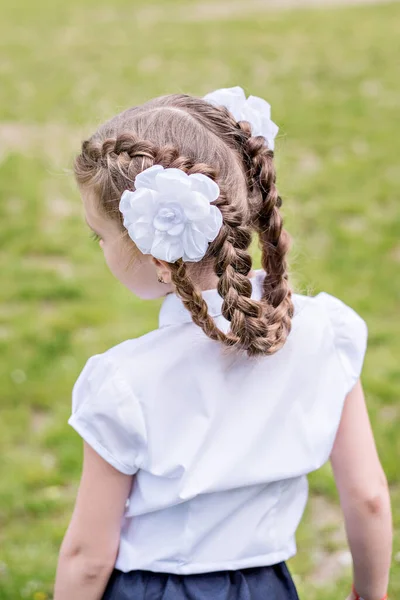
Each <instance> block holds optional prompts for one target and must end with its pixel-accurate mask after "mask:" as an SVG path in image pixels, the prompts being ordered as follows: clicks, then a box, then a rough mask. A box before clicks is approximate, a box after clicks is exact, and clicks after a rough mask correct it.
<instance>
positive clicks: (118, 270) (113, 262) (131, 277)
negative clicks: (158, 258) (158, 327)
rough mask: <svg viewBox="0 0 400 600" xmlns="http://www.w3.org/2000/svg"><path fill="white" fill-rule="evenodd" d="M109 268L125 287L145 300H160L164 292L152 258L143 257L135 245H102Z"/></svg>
mask: <svg viewBox="0 0 400 600" xmlns="http://www.w3.org/2000/svg"><path fill="white" fill-rule="evenodd" d="M102 249H103V252H104V258H105V260H106V263H107V265H108V268H109V269H110V271H111V272H112V274H113V275H114V277H116V278H117V279H118V280H119V281H120V282H121V283H122V284H123V285H124V286H125V287H127V288H128V290H130V291H131V292H132V293H133V294H135V295H136V296H139V298H142V299H144V300H151V299H155V298H159V297H160V296H161V295H163V293H165V290H163V289H162V288H161V286H160V284H159V283H158V281H157V271H156V267H155V265H154V264H153V261H152V260H151V257H150V256H147V255H143V254H142V253H141V252H140V251H139V250H138V249H137V248H135V246H133V244H130V243H126V242H123V243H121V244H112V245H111V246H108V244H104V243H103V245H102Z"/></svg>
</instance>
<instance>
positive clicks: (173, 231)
mask: <svg viewBox="0 0 400 600" xmlns="http://www.w3.org/2000/svg"><path fill="white" fill-rule="evenodd" d="M184 229H185V223H177V224H176V225H174V226H173V227H171V228H170V229H168V234H169V235H181V233H182V232H183V230H184Z"/></svg>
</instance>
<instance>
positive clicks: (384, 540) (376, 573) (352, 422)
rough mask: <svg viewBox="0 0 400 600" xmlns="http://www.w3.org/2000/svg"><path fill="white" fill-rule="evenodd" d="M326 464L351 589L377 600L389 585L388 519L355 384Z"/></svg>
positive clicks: (367, 599) (368, 426) (382, 476)
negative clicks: (346, 549) (346, 548)
mask: <svg viewBox="0 0 400 600" xmlns="http://www.w3.org/2000/svg"><path fill="white" fill-rule="evenodd" d="M331 463H332V468H333V473H334V477H335V480H336V485H337V488H338V491H339V496H340V504H341V507H342V510H343V513H344V519H345V525H346V532H347V537H348V541H349V546H350V550H351V554H352V556H353V568H354V586H355V589H356V590H357V592H358V593H359V594H360V596H362V598H364V599H365V600H380V598H383V597H384V595H385V594H386V591H387V586H388V580H389V569H390V562H391V553H392V518H391V508H390V497H389V491H388V485H387V481H386V477H385V474H384V472H383V469H382V466H381V464H380V461H379V457H378V454H377V450H376V446H375V441H374V437H373V433H372V430H371V424H370V421H369V417H368V412H367V408H366V405H365V399H364V393H363V389H362V385H361V382H360V380H358V382H357V383H356V384H355V386H354V387H353V388H352V390H351V391H350V392H349V394H348V395H347V398H346V402H345V406H344V410H343V415H342V419H341V423H340V426H339V430H338V434H337V437H336V440H335V444H334V447H333V451H332V454H331ZM350 598H351V597H350Z"/></svg>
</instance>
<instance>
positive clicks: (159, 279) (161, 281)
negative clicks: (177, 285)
mask: <svg viewBox="0 0 400 600" xmlns="http://www.w3.org/2000/svg"><path fill="white" fill-rule="evenodd" d="M157 281H158V283H167V282H166V281H164V279H163V277H162V275H157Z"/></svg>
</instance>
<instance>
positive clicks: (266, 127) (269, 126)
mask: <svg viewBox="0 0 400 600" xmlns="http://www.w3.org/2000/svg"><path fill="white" fill-rule="evenodd" d="M262 131H263V136H264V137H265V139H266V140H267V144H268V148H270V149H271V150H274V147H275V138H276V136H277V135H278V131H279V127H278V125H276V123H274V122H273V121H271V120H270V119H268V121H267V120H266V121H265V123H263V124H262Z"/></svg>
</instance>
